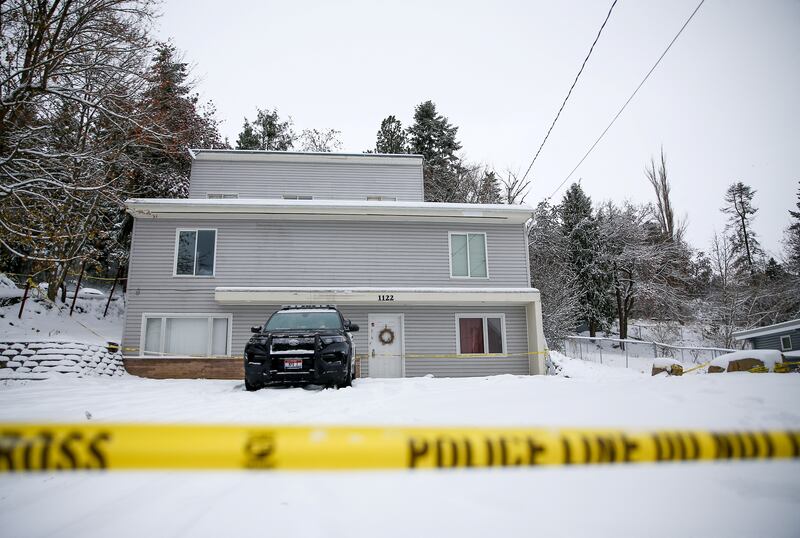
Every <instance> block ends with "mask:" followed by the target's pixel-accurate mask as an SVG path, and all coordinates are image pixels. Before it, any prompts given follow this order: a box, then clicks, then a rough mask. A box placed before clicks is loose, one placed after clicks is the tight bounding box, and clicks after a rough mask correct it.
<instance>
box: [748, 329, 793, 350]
mask: <svg viewBox="0 0 800 538" xmlns="http://www.w3.org/2000/svg"><path fill="white" fill-rule="evenodd" d="M781 336H791V337H792V349H791V351H800V330H794V331H783V332H780V333H774V334H768V335H765V336H757V337H755V338H753V339H752V341H753V347H754V348H755V349H777V350H778V351H781ZM786 351H789V350H786Z"/></svg>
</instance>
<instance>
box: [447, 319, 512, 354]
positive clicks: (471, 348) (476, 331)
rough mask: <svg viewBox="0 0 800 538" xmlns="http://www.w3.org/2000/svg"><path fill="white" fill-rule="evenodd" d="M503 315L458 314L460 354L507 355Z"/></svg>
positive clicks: (457, 326) (457, 331) (457, 328)
mask: <svg viewBox="0 0 800 538" xmlns="http://www.w3.org/2000/svg"><path fill="white" fill-rule="evenodd" d="M505 331H506V327H505V316H504V315H503V314H456V333H457V338H456V340H457V341H458V353H459V354H469V353H505V347H506V346H505V341H506V334H505Z"/></svg>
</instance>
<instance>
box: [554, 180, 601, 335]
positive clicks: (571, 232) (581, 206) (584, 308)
mask: <svg viewBox="0 0 800 538" xmlns="http://www.w3.org/2000/svg"><path fill="white" fill-rule="evenodd" d="M558 213H559V216H560V217H561V232H562V234H563V235H564V237H565V238H566V243H567V248H568V251H569V266H570V268H571V270H572V273H573V274H574V275H575V282H576V285H577V287H578V289H579V293H580V313H581V316H580V317H581V319H582V320H583V321H585V322H586V323H587V324H588V326H589V334H590V335H591V336H595V335H596V333H597V330H598V329H601V328H603V327H604V326H606V325H607V323H608V321H609V320H610V319H611V317H612V316H613V307H612V304H611V301H610V296H609V290H610V287H611V279H610V276H609V273H610V272H609V271H608V268H607V267H606V266H605V263H604V260H603V258H604V257H603V246H602V241H601V237H600V230H599V226H598V222H597V219H596V218H595V216H594V214H593V211H592V201H591V199H590V198H589V197H588V196H587V195H586V193H584V192H583V189H582V188H581V186H580V185H579V184H577V183H573V184H572V185H571V186H570V188H569V190H568V191H567V193H566V194H565V195H564V199H563V200H562V202H561V205H560V206H559V208H558Z"/></svg>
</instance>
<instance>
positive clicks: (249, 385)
mask: <svg viewBox="0 0 800 538" xmlns="http://www.w3.org/2000/svg"><path fill="white" fill-rule="evenodd" d="M260 388H261V387H259V386H258V385H253V384H252V383H250V382H249V381H248V380H247V379H245V380H244V389H245V390H246V391H247V392H253V391H254V390H258V389H260Z"/></svg>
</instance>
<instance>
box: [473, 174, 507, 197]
mask: <svg viewBox="0 0 800 538" xmlns="http://www.w3.org/2000/svg"><path fill="white" fill-rule="evenodd" d="M475 201H476V203H479V204H500V203H502V202H503V195H502V193H501V192H500V182H499V180H498V178H497V175H496V174H495V173H494V171H493V170H484V171H483V175H481V177H480V180H479V181H478V192H477V199H476V200H475Z"/></svg>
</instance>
